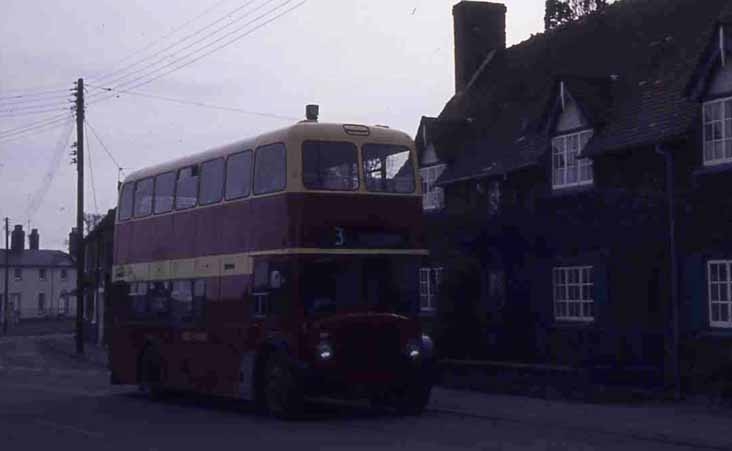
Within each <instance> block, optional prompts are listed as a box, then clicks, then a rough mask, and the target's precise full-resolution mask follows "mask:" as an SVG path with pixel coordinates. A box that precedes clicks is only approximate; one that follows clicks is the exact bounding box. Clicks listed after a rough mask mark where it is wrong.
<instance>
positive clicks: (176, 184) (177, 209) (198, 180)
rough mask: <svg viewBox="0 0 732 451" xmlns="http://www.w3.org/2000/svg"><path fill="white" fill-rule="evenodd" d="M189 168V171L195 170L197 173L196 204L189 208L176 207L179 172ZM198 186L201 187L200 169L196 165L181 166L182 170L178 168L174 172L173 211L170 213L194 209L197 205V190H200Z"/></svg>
mask: <svg viewBox="0 0 732 451" xmlns="http://www.w3.org/2000/svg"><path fill="white" fill-rule="evenodd" d="M189 168H191V169H192V168H196V170H197V171H198V175H197V176H196V189H195V192H196V202H195V203H194V204H193V205H191V206H189V207H178V180H180V173H181V171H184V170H186V169H189ZM200 185H201V168H200V165H199V164H198V163H194V164H189V165H187V166H183V167H182V168H178V169H177V170H176V171H175V195H174V197H173V210H172V211H185V210H190V209H192V208H196V207H197V206H198V205H199V202H198V190H199V189H200Z"/></svg>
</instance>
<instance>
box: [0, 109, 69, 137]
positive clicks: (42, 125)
mask: <svg viewBox="0 0 732 451" xmlns="http://www.w3.org/2000/svg"><path fill="white" fill-rule="evenodd" d="M68 117H69V115H64V116H61V117H58V118H56V119H48V120H45V121H39V122H38V123H36V124H35V125H26V126H25V127H21V128H16V129H13V130H12V131H8V133H3V134H2V135H0V142H2V141H8V140H11V139H16V138H19V137H21V136H24V135H26V134H27V133H30V132H39V131H41V130H44V129H50V128H56V127H58V126H59V125H62V123H63V122H64V121H65V120H66V119H68Z"/></svg>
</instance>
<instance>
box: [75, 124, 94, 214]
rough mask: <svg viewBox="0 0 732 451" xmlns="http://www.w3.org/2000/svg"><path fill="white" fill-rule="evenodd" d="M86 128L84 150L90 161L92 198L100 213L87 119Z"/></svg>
mask: <svg viewBox="0 0 732 451" xmlns="http://www.w3.org/2000/svg"><path fill="white" fill-rule="evenodd" d="M84 128H85V129H87V133H86V134H85V135H84V138H85V139H84V141H85V145H86V148H84V152H85V153H86V157H87V158H86V160H87V161H88V162H89V183H90V184H91V192H92V199H93V200H94V211H95V212H96V214H99V204H98V203H97V187H96V184H95V183H94V164H93V163H92V152H91V146H90V145H89V131H88V127H87V122H86V121H84ZM77 164H78V163H77Z"/></svg>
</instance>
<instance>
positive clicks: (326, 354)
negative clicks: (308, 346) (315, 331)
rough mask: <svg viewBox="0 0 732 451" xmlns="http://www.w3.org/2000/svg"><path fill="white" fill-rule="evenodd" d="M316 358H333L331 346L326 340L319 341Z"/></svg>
mask: <svg viewBox="0 0 732 451" xmlns="http://www.w3.org/2000/svg"><path fill="white" fill-rule="evenodd" d="M317 352H318V359H320V360H323V361H325V360H330V359H332V358H333V347H332V346H331V345H330V343H328V342H327V341H321V342H320V344H319V345H318V348H317Z"/></svg>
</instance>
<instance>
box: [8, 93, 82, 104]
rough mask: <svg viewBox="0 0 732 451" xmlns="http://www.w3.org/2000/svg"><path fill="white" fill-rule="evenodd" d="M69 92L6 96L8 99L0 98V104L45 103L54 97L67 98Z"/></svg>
mask: <svg viewBox="0 0 732 451" xmlns="http://www.w3.org/2000/svg"><path fill="white" fill-rule="evenodd" d="M69 95H70V94H69V93H66V94H54V95H46V96H34V97H28V98H26V97H23V96H21V97H14V98H8V99H0V106H8V105H29V104H30V105H32V104H35V103H46V102H50V101H52V100H54V99H68V98H69Z"/></svg>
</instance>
